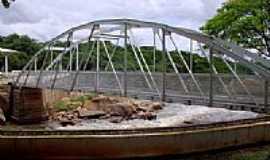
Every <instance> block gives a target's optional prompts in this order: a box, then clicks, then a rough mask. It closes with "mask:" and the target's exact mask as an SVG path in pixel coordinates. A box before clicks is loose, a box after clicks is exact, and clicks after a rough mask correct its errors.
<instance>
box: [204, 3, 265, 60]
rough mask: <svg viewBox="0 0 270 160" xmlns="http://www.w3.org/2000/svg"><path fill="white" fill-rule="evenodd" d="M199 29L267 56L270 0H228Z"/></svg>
mask: <svg viewBox="0 0 270 160" xmlns="http://www.w3.org/2000/svg"><path fill="white" fill-rule="evenodd" d="M201 30H202V31H203V32H205V33H207V34H210V35H213V36H216V37H220V38H222V39H227V40H229V41H234V42H236V43H237V44H239V45H241V46H242V47H245V48H249V49H256V50H257V51H258V52H259V53H261V54H262V55H267V56H270V1H269V0H229V1H227V2H225V3H224V4H223V6H222V7H221V8H220V9H218V11H217V15H216V16H214V17H213V18H211V19H210V20H208V21H207V23H206V24H205V25H204V26H203V27H201Z"/></svg>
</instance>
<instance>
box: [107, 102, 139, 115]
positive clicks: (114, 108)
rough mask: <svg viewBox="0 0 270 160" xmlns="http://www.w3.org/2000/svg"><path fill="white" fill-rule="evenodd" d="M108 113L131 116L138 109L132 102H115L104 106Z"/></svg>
mask: <svg viewBox="0 0 270 160" xmlns="http://www.w3.org/2000/svg"><path fill="white" fill-rule="evenodd" d="M104 111H105V112H106V113H107V114H110V115H113V116H122V117H126V118H128V117H131V116H132V114H133V113H136V109H135V108H134V106H133V105H132V104H130V103H115V104H109V105H107V106H106V107H105V108H104Z"/></svg>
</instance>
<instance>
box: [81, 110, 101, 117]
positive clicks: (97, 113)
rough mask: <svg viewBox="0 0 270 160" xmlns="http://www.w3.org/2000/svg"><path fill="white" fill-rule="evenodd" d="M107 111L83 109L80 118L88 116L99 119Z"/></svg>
mask: <svg viewBox="0 0 270 160" xmlns="http://www.w3.org/2000/svg"><path fill="white" fill-rule="evenodd" d="M105 115H106V113H105V112H104V111H89V110H81V111H79V115H78V117H79V118H88V119H97V118H100V117H102V116H105Z"/></svg>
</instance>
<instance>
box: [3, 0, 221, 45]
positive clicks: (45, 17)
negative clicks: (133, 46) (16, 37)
mask: <svg viewBox="0 0 270 160" xmlns="http://www.w3.org/2000/svg"><path fill="white" fill-rule="evenodd" d="M224 1H225V0H16V2H15V3H13V4H12V5H11V7H10V8H9V9H4V8H3V7H2V6H1V7H0V35H7V34H10V33H15V32H16V33H19V34H27V35H29V36H31V37H33V38H36V39H39V40H42V41H44V40H49V39H51V38H53V37H54V36H56V35H58V34H60V33H62V32H64V31H65V30H66V29H69V28H70V27H73V26H77V25H79V24H82V23H86V22H89V21H93V20H98V19H104V18H106V19H107V18H134V19H140V20H148V21H155V22H162V23H166V24H169V25H173V26H181V27H186V28H191V29H195V30H198V29H199V27H200V26H201V25H203V24H204V23H205V22H206V20H207V19H209V18H210V17H212V16H213V15H215V13H216V10H217V8H219V7H220V6H221V4H222V3H223V2H224Z"/></svg>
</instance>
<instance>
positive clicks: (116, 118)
mask: <svg viewBox="0 0 270 160" xmlns="http://www.w3.org/2000/svg"><path fill="white" fill-rule="evenodd" d="M109 121H110V122H111V123H120V122H122V121H123V117H121V116H113V117H110V119H109Z"/></svg>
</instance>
